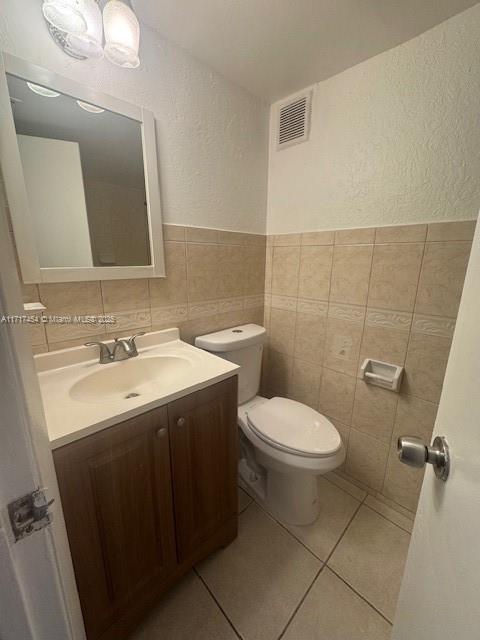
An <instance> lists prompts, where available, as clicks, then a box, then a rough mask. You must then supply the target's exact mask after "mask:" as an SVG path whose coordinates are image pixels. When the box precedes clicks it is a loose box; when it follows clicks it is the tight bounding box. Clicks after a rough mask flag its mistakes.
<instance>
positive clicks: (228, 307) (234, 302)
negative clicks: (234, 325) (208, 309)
mask: <svg viewBox="0 0 480 640" xmlns="http://www.w3.org/2000/svg"><path fill="white" fill-rule="evenodd" d="M243 308H244V301H243V298H224V299H223V300H218V312H219V313H226V312H227V311H242V309H243Z"/></svg>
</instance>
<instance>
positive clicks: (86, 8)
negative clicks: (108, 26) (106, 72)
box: [67, 0, 103, 58]
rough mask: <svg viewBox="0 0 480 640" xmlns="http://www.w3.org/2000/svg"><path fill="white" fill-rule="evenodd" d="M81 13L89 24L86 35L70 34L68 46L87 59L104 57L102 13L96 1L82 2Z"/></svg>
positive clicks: (85, 0) (87, 0) (86, 0)
mask: <svg viewBox="0 0 480 640" xmlns="http://www.w3.org/2000/svg"><path fill="white" fill-rule="evenodd" d="M80 4H81V5H82V7H81V11H82V14H83V16H84V18H85V20H86V23H87V30H86V32H85V33H69V34H68V35H67V43H68V46H69V47H70V48H71V49H72V50H73V51H74V52H75V53H77V54H79V55H81V56H85V57H86V58H101V57H102V56H103V48H102V40H103V29H102V12H101V11H100V8H99V6H98V4H97V3H96V2H95V0H81V3H80Z"/></svg>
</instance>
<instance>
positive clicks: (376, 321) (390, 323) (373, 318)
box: [365, 308, 412, 331]
mask: <svg viewBox="0 0 480 640" xmlns="http://www.w3.org/2000/svg"><path fill="white" fill-rule="evenodd" d="M365 322H366V324H367V325H369V326H371V327H383V328H384V329H399V330H401V331H409V330H410V326H411V324H412V314H411V313H405V312H403V311H389V310H388V309H371V308H368V309H367V316H366V319H365Z"/></svg>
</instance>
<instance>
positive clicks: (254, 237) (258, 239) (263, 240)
mask: <svg viewBox="0 0 480 640" xmlns="http://www.w3.org/2000/svg"><path fill="white" fill-rule="evenodd" d="M242 235H243V244H245V245H247V246H251V245H255V246H259V247H266V245H267V236H264V235H261V234H259V233H244V234H242Z"/></svg>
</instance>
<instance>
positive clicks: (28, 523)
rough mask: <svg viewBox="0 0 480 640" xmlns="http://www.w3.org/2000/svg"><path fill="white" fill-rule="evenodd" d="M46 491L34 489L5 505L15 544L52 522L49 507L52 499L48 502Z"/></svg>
mask: <svg viewBox="0 0 480 640" xmlns="http://www.w3.org/2000/svg"><path fill="white" fill-rule="evenodd" d="M45 492H46V489H41V488H40V487H39V488H38V489H35V491H32V492H31V493H27V494H26V495H25V496H22V497H21V498H17V499H16V500H13V501H12V502H10V503H9V504H8V505H7V509H8V515H9V518H10V524H11V527H12V531H13V535H14V537H15V542H18V541H19V540H21V539H22V538H26V537H27V536H29V535H31V534H32V533H35V531H39V530H40V529H43V528H44V527H47V526H48V525H49V524H50V523H51V522H52V514H51V513H50V512H49V507H50V505H51V504H52V502H53V498H52V499H51V500H48V498H47V496H46V493H45Z"/></svg>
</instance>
